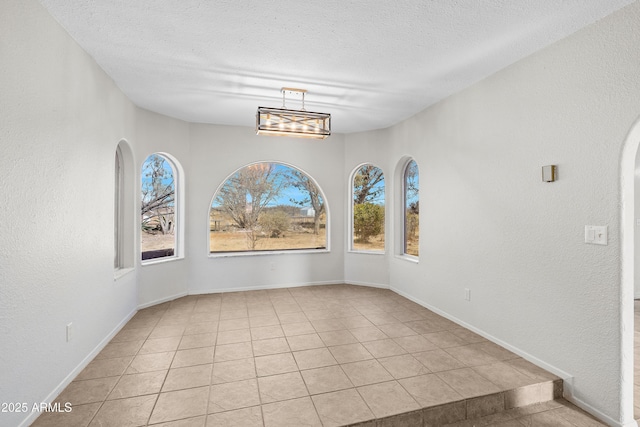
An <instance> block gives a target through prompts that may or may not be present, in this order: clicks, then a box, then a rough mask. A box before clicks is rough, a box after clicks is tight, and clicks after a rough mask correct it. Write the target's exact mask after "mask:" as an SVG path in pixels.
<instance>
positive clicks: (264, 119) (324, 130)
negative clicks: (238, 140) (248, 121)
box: [256, 87, 331, 139]
mask: <svg viewBox="0 0 640 427" xmlns="http://www.w3.org/2000/svg"><path fill="white" fill-rule="evenodd" d="M281 91H282V108H271V107H258V111H257V112H256V134H257V135H271V136H290V137H296V138H313V139H325V138H326V137H328V136H329V135H331V114H329V113H317V112H313V111H307V110H305V109H304V95H305V93H306V92H307V91H306V90H305V89H293V88H284V87H283V88H282V89H281ZM286 92H298V93H301V94H302V109H300V110H290V109H287V108H286V106H285V93H286Z"/></svg>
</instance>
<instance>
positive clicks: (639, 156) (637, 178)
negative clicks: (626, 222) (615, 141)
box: [633, 150, 640, 299]
mask: <svg viewBox="0 0 640 427" xmlns="http://www.w3.org/2000/svg"><path fill="white" fill-rule="evenodd" d="M634 193H635V197H634V211H635V214H634V220H633V227H634V229H635V231H636V233H635V234H634V245H635V254H634V255H635V256H634V258H635V262H634V264H635V269H634V290H633V295H634V298H636V299H638V298H640V227H639V226H638V225H637V220H638V219H640V150H639V151H638V152H637V153H636V160H635V175H634Z"/></svg>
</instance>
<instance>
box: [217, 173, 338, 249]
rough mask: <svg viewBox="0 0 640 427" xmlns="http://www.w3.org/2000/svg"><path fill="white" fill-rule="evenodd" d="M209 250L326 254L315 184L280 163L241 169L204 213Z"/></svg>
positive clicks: (324, 221) (324, 213) (323, 213)
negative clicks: (299, 251)
mask: <svg viewBox="0 0 640 427" xmlns="http://www.w3.org/2000/svg"><path fill="white" fill-rule="evenodd" d="M209 225H210V226H209V252H210V253H212V254H222V253H241V252H242V253H249V252H254V253H255V252H271V251H293V250H327V247H328V242H327V240H328V234H327V230H328V209H327V204H326V199H325V197H324V195H323V194H322V191H321V190H320V187H319V186H318V185H317V183H316V182H315V180H314V179H313V178H311V177H310V176H309V175H307V174H306V173H304V172H302V171H301V170H299V169H297V168H295V167H293V166H289V165H286V164H283V163H276V162H259V163H253V164H250V165H248V166H245V167H243V168H241V169H239V170H238V171H236V172H235V173H233V174H232V175H231V176H230V177H228V178H227V179H226V181H225V182H224V183H222V185H221V186H220V187H219V188H218V190H217V192H216V194H215V195H214V196H213V200H212V202H211V205H210V209H209Z"/></svg>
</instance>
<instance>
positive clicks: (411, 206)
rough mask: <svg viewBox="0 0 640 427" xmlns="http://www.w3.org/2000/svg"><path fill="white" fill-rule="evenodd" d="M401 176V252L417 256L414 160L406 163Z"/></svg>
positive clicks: (417, 188) (417, 183)
mask: <svg viewBox="0 0 640 427" xmlns="http://www.w3.org/2000/svg"><path fill="white" fill-rule="evenodd" d="M403 177H404V179H403V185H402V191H403V201H404V203H403V217H404V232H403V240H404V249H403V254H404V255H411V256H415V257H417V256H418V255H419V248H418V246H419V245H418V243H419V241H420V179H419V178H420V174H419V171H418V164H417V163H416V162H415V160H410V161H409V162H408V163H407V165H406V166H405V168H404V173H403Z"/></svg>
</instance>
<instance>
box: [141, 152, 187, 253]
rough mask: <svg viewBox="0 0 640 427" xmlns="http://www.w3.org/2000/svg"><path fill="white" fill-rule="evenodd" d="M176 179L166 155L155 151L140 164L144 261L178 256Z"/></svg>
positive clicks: (174, 166) (171, 161)
mask: <svg viewBox="0 0 640 427" xmlns="http://www.w3.org/2000/svg"><path fill="white" fill-rule="evenodd" d="M178 178H179V177H178V174H177V169H176V165H175V163H174V161H173V160H170V159H169V158H168V157H167V156H166V155H163V154H159V153H154V154H152V155H150V156H149V157H147V159H146V160H145V161H144V163H143V164H142V187H141V189H142V192H141V194H142V197H141V211H140V215H141V218H140V221H141V222H140V230H141V239H140V242H141V243H140V248H141V252H142V254H141V256H142V260H143V261H145V260H151V259H157V258H166V257H175V256H176V255H177V238H176V237H177V235H178V231H179V230H178V221H177V220H178V215H179V212H178V211H177V206H179V205H178V203H177V201H178V197H179V194H178V191H177V188H178V186H177V184H178Z"/></svg>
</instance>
